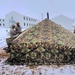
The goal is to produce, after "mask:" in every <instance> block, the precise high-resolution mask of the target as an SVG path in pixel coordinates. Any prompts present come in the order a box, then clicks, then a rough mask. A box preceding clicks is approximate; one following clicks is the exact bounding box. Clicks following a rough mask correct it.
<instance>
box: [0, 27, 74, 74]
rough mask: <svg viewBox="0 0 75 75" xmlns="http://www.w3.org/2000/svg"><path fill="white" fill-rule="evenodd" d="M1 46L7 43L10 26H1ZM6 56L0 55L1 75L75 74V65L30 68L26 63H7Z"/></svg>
mask: <svg viewBox="0 0 75 75" xmlns="http://www.w3.org/2000/svg"><path fill="white" fill-rule="evenodd" d="M0 32H1V33H0V48H3V47H4V46H7V45H6V38H8V37H9V28H0ZM5 60H6V58H1V57H0V75H75V65H64V66H60V67H58V66H56V65H50V66H44V65H41V66H37V67H35V68H29V67H27V66H26V65H18V66H17V65H12V66H11V65H9V64H5V62H4V61H5Z"/></svg>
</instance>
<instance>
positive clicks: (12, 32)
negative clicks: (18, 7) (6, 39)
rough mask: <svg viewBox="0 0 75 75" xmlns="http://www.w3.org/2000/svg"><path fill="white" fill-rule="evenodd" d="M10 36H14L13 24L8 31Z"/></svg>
mask: <svg viewBox="0 0 75 75" xmlns="http://www.w3.org/2000/svg"><path fill="white" fill-rule="evenodd" d="M9 34H10V37H16V31H15V25H12V26H11V28H10V31H9Z"/></svg>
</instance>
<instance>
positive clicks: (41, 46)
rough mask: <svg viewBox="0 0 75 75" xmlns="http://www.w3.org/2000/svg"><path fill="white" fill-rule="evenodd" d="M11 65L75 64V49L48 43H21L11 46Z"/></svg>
mask: <svg viewBox="0 0 75 75" xmlns="http://www.w3.org/2000/svg"><path fill="white" fill-rule="evenodd" d="M10 49H11V52H10V58H8V59H7V60H6V62H7V63H9V64H13V65H14V64H16V65H24V64H26V65H49V64H56V65H60V64H75V49H74V48H70V47H69V46H63V45H61V44H50V43H48V42H36V43H35V44H33V43H20V44H11V45H10Z"/></svg>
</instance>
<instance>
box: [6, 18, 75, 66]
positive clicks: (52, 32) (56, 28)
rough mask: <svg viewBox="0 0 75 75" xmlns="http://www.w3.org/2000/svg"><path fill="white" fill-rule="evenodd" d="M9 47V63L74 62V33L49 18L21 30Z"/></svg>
mask: <svg viewBox="0 0 75 75" xmlns="http://www.w3.org/2000/svg"><path fill="white" fill-rule="evenodd" d="M9 48H10V57H9V58H8V59H7V61H6V62H7V63H9V64H17V65H18V64H26V65H33V64H35V65H40V64H73V63H75V34H74V33H72V32H70V31H68V30H66V29H65V28H63V27H61V26H60V25H58V24H56V23H54V22H52V21H51V20H49V19H45V20H43V21H41V22H39V23H38V24H37V25H34V26H33V27H31V28H28V29H27V30H25V31H23V32H22V33H21V34H20V35H19V36H18V37H17V38H16V39H14V40H13V41H12V43H11V44H10V45H9Z"/></svg>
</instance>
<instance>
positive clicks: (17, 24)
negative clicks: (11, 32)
mask: <svg viewBox="0 0 75 75" xmlns="http://www.w3.org/2000/svg"><path fill="white" fill-rule="evenodd" d="M15 31H16V34H20V33H21V26H20V23H19V22H17V23H16V26H15Z"/></svg>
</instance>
